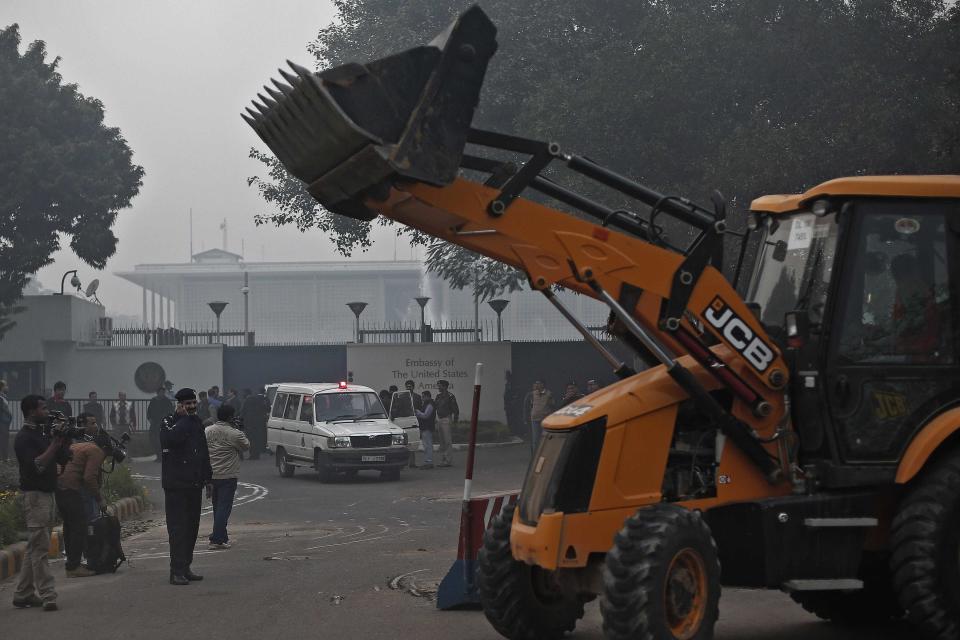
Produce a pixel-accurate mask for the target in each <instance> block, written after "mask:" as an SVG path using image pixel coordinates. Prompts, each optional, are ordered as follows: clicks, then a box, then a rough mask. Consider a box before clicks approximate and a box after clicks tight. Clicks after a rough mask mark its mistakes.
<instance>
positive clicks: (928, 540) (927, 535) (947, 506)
mask: <svg viewBox="0 0 960 640" xmlns="http://www.w3.org/2000/svg"><path fill="white" fill-rule="evenodd" d="M890 541H891V545H892V547H893V554H892V556H891V559H890V569H891V570H892V571H893V586H894V589H895V590H896V592H897V596H898V597H899V599H900V604H901V605H902V606H903V608H904V609H906V611H907V619H908V620H909V621H910V622H911V623H913V624H914V625H916V626H917V628H919V630H920V632H921V634H922V636H923V637H924V638H930V639H931V640H947V639H948V638H951V639H956V638H957V637H960V455H958V453H957V452H955V453H953V454H952V455H950V456H949V457H947V458H945V459H942V460H941V461H940V462H938V463H936V464H934V465H933V466H932V467H931V468H930V469H929V470H928V471H926V472H925V473H924V475H923V476H922V477H921V478H919V480H918V481H916V482H915V484H914V486H913V488H912V489H911V490H910V492H909V493H908V494H907V495H906V497H905V498H904V499H903V502H901V504H900V507H899V509H898V511H897V515H896V516H894V518H893V526H892V527H891V536H890Z"/></svg>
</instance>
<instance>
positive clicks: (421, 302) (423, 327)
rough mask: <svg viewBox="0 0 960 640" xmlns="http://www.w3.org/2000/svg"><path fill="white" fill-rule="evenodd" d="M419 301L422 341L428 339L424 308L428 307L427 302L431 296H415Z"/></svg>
mask: <svg viewBox="0 0 960 640" xmlns="http://www.w3.org/2000/svg"><path fill="white" fill-rule="evenodd" d="M414 300H416V301H417V304H418V305H420V342H426V341H427V339H426V338H427V322H426V315H425V313H426V312H425V311H424V309H426V307H427V303H428V302H430V298H428V297H427V296H418V297H416V298H414Z"/></svg>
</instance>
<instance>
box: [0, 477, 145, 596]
mask: <svg viewBox="0 0 960 640" xmlns="http://www.w3.org/2000/svg"><path fill="white" fill-rule="evenodd" d="M146 506H147V500H146V498H144V497H142V496H136V497H133V498H121V499H120V500H117V501H116V502H114V503H111V504H110V505H108V506H107V513H110V514H111V515H115V516H116V517H117V518H118V519H119V520H120V521H123V520H127V519H129V518H130V517H131V516H135V515H137V514H139V513H140V512H142V511H143V510H144V509H145V508H146ZM62 536H63V533H62V531H61V530H60V529H59V528H57V529H54V530H53V531H52V532H51V534H50V552H49V554H48V557H50V558H56V557H58V556H59V555H60V540H61V538H62ZM26 548H27V545H26V544H25V543H23V542H18V543H16V544H12V545H10V546H8V547H4V548H3V549H0V580H6V579H7V578H9V577H11V576H15V575H17V572H19V571H20V565H21V564H22V563H23V554H24V552H25V551H26Z"/></svg>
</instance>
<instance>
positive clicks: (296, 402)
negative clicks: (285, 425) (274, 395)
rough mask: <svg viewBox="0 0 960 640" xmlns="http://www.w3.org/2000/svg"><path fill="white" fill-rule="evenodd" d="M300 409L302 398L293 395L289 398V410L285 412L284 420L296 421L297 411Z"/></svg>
mask: <svg viewBox="0 0 960 640" xmlns="http://www.w3.org/2000/svg"><path fill="white" fill-rule="evenodd" d="M299 408H300V396H295V395H293V394H292V393H291V394H290V395H289V397H288V398H287V408H286V409H285V410H284V412H283V417H284V419H286V420H296V419H297V409H299Z"/></svg>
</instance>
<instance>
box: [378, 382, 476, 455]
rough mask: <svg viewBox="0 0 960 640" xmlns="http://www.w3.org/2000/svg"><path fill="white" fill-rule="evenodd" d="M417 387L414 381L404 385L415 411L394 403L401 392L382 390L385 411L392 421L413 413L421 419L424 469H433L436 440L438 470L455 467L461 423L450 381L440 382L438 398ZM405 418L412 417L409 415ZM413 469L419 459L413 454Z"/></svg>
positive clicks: (390, 389) (397, 389)
mask: <svg viewBox="0 0 960 640" xmlns="http://www.w3.org/2000/svg"><path fill="white" fill-rule="evenodd" d="M416 388H417V385H416V383H415V382H414V381H413V380H407V381H406V382H405V383H404V390H405V391H407V392H409V394H410V396H409V397H410V398H411V399H412V401H413V402H412V404H413V406H412V407H407V406H406V405H405V404H402V403H394V402H393V397H394V394H395V393H397V392H398V391H399V388H398V387H396V386H395V385H392V386H391V387H390V388H389V389H381V390H380V393H379V395H380V401H381V402H382V403H383V406H384V409H386V410H387V411H389V412H390V417H391V418H396V417H397V416H398V415H400V412H401V411H404V412H412V414H413V415H415V416H416V417H417V422H418V423H419V426H420V441H421V442H422V443H423V464H421V465H419V468H420V469H424V470H427V469H433V468H434V464H433V445H434V438H435V437H436V443H437V444H438V445H439V449H440V462H439V463H438V464H437V465H436V466H438V467H450V466H453V427H454V426H455V425H456V424H457V423H458V422H459V421H460V406H459V405H458V404H457V398H456V396H455V395H453V393H451V392H450V383H449V382H448V381H447V380H437V395H436V397H434V396H433V394H431V393H430V390H429V389H424V390H423V391H422V392H421V393H417V391H416ZM405 415H409V413H406V414H405ZM410 466H411V467H417V466H418V465H417V464H416V456H415V454H414V453H412V452H411V455H410Z"/></svg>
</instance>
